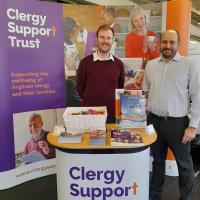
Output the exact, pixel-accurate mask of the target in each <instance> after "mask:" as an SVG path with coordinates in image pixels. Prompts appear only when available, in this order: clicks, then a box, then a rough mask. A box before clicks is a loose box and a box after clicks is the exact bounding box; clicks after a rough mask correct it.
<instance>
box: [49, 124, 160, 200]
mask: <svg viewBox="0 0 200 200" xmlns="http://www.w3.org/2000/svg"><path fill="white" fill-rule="evenodd" d="M115 127H116V125H110V124H109V125H107V130H109V129H111V128H115ZM141 136H142V138H143V141H144V146H141V147H130V146H114V147H113V146H111V142H110V139H111V138H110V134H109V133H108V132H107V137H106V145H104V146H91V145H89V134H87V133H86V134H84V136H83V141H82V143H80V144H60V143H58V142H57V137H56V136H55V135H54V134H53V133H49V134H48V141H49V142H50V143H51V144H52V145H53V146H55V148H56V171H57V192H58V200H71V199H73V200H76V199H77V200H84V199H85V200H89V199H91V200H93V199H95V200H104V199H105V200H115V199H126V200H132V199H135V200H146V199H148V196H149V145H150V144H151V143H153V142H154V141H155V140H156V138H157V135H156V133H153V134H151V135H147V134H146V133H145V129H141Z"/></svg>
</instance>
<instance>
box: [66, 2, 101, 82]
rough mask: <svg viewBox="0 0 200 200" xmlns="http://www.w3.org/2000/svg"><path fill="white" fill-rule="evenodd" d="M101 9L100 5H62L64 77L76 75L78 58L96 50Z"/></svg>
mask: <svg viewBox="0 0 200 200" xmlns="http://www.w3.org/2000/svg"><path fill="white" fill-rule="evenodd" d="M102 9H103V7H102V6H92V5H90V6H88V5H87V6H86V5H69V4H68V5H67V4H64V5H63V26H64V61H65V79H67V78H68V77H74V76H76V71H77V69H78V66H79V62H80V60H81V59H83V58H84V57H85V56H88V55H90V54H92V53H93V52H94V51H95V50H96V30H97V28H98V26H99V25H100V14H101V12H102ZM83 16H84V17H83Z"/></svg>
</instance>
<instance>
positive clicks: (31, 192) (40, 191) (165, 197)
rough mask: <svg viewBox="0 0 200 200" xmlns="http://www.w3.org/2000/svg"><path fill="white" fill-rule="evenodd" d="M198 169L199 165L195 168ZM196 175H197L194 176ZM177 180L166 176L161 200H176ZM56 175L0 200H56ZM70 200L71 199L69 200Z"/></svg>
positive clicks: (196, 194) (199, 181)
mask: <svg viewBox="0 0 200 200" xmlns="http://www.w3.org/2000/svg"><path fill="white" fill-rule="evenodd" d="M195 168H196V170H195V171H197V170H199V169H200V165H199V166H196V167H195ZM196 175H197V174H196ZM177 181H178V178H177V177H169V176H166V180H165V184H164V188H163V194H162V200H178V199H179V193H178V182H177ZM56 187H57V186H56V175H50V176H46V177H42V178H38V179H35V180H32V181H28V182H26V183H23V184H21V185H18V186H16V187H13V188H10V189H7V190H2V191H0V200H57V189H56ZM199 199H200V173H199V174H198V175H197V176H196V177H195V184H194V189H193V200H199ZM69 200H71V199H69Z"/></svg>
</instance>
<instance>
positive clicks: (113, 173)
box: [69, 167, 139, 200]
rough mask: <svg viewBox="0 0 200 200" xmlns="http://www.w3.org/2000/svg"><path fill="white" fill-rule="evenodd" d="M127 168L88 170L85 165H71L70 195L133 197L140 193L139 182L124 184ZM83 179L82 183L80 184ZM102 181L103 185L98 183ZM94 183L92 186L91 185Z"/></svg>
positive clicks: (103, 198) (103, 197) (92, 199)
mask: <svg viewBox="0 0 200 200" xmlns="http://www.w3.org/2000/svg"><path fill="white" fill-rule="evenodd" d="M125 173H126V171H125V170H92V169H90V170H88V169H86V168H85V167H71V168H70V169H69V176H70V178H71V179H72V181H71V184H70V195H71V196H73V197H83V198H87V200H88V199H91V200H95V199H98V198H100V199H102V200H106V199H112V198H114V197H120V198H122V199H123V197H128V196H130V195H132V196H133V197H134V196H136V195H137V193H138V187H139V186H138V184H137V182H136V181H133V183H132V185H127V186H122V185H123V184H122V183H123V181H124V179H125ZM80 181H82V184H81V185H79V184H80ZM90 181H92V184H91V183H90ZM100 181H101V183H102V184H101V186H99V185H98V186H97V184H95V182H96V183H98V182H100ZM91 185H92V186H91Z"/></svg>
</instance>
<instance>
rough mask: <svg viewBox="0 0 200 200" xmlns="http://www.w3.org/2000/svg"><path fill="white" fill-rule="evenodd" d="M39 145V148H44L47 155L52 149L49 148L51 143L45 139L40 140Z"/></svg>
mask: <svg viewBox="0 0 200 200" xmlns="http://www.w3.org/2000/svg"><path fill="white" fill-rule="evenodd" d="M38 146H39V148H41V149H42V151H43V152H44V154H45V155H48V154H49V152H50V149H49V145H48V143H47V142H46V141H44V140H41V141H39V142H38Z"/></svg>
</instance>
